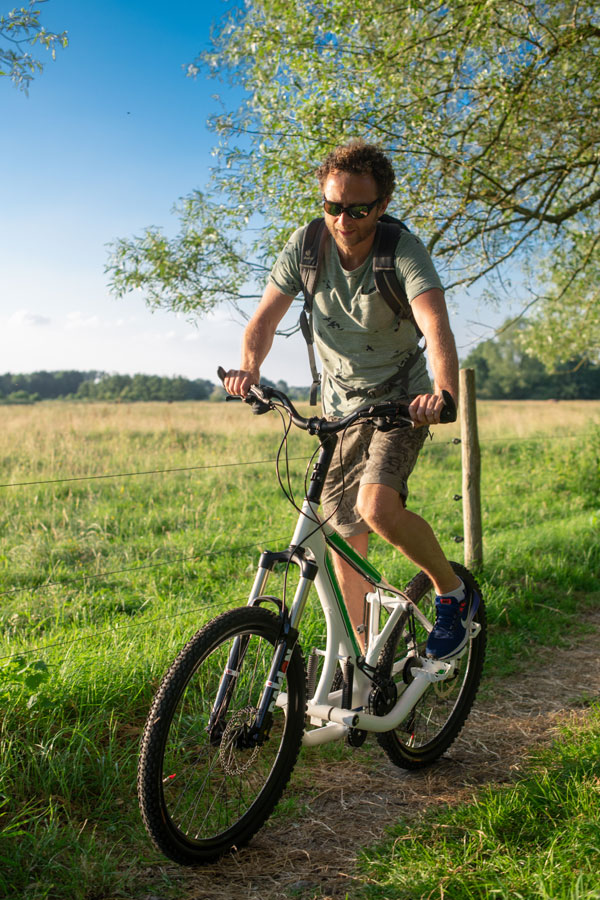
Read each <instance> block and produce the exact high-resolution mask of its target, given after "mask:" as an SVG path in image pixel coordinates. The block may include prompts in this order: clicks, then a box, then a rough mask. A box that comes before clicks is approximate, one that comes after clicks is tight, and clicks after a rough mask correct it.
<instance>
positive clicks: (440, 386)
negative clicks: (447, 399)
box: [427, 328, 458, 401]
mask: <svg viewBox="0 0 600 900" xmlns="http://www.w3.org/2000/svg"><path fill="white" fill-rule="evenodd" d="M427 356H428V359H429V365H430V366H431V371H432V373H433V379H434V383H435V390H436V393H440V392H441V391H449V392H450V393H451V394H452V396H453V397H454V399H455V400H456V401H458V354H457V352H456V344H455V342H454V335H453V334H452V331H451V330H450V329H449V328H444V329H439V330H437V329H436V330H435V331H434V333H433V334H430V335H429V337H428V339H427Z"/></svg>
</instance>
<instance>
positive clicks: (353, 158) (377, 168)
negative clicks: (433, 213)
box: [316, 140, 396, 199]
mask: <svg viewBox="0 0 600 900" xmlns="http://www.w3.org/2000/svg"><path fill="white" fill-rule="evenodd" d="M332 172H351V173H352V174H354V175H372V176H373V178H374V179H375V183H376V185H377V190H378V192H379V196H380V197H381V198H382V199H387V198H388V197H391V195H392V193H393V191H394V187H395V184H396V176H395V174H394V169H393V167H392V164H391V162H390V160H389V159H388V157H387V156H386V155H385V153H383V151H382V150H380V149H379V147H377V146H376V145H375V144H367V143H366V142H365V141H362V140H354V141H349V142H348V143H347V144H341V145H340V146H339V147H335V149H333V150H332V151H331V153H329V154H328V156H327V157H326V159H325V160H324V161H323V163H322V164H321V165H320V166H319V168H318V169H317V173H316V174H317V178H318V179H319V184H320V186H321V188H323V185H324V183H325V181H326V179H327V177H328V176H329V175H330V174H331V173H332Z"/></svg>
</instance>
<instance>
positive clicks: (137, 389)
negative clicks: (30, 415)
mask: <svg viewBox="0 0 600 900" xmlns="http://www.w3.org/2000/svg"><path fill="white" fill-rule="evenodd" d="M215 389H216V388H215V385H214V384H213V383H212V382H211V381H206V380H205V379H202V378H198V379H196V380H194V381H191V380H189V379H188V378H182V377H176V378H166V377H161V376H160V375H110V374H108V373H107V372H76V371H68V372H32V373H31V374H29V375H12V374H10V373H7V374H6V375H0V402H1V403H34V402H36V401H37V400H58V399H69V400H122V401H124V402H125V401H128V402H133V401H139V400H167V401H176V400H209V399H210V398H211V396H212V394H213V393H214V391H215Z"/></svg>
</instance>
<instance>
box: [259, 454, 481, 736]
mask: <svg viewBox="0 0 600 900" xmlns="http://www.w3.org/2000/svg"><path fill="white" fill-rule="evenodd" d="M317 465H318V463H317ZM329 548H331V549H332V550H333V551H334V552H336V553H338V554H339V555H340V556H342V558H343V559H345V560H346V562H348V563H349V564H350V565H351V566H352V568H353V569H355V571H356V572H357V573H358V574H360V575H361V576H362V577H363V578H365V579H366V580H367V581H369V582H371V584H372V585H373V591H372V592H370V593H368V594H367V595H366V600H367V603H368V605H369V615H368V622H367V623H366V634H367V643H366V648H367V649H366V653H365V654H364V656H363V654H362V653H361V651H360V647H359V645H358V641H357V639H356V636H355V634H354V630H353V628H352V625H351V622H350V617H349V614H348V610H347V608H346V605H345V603H344V599H343V596H342V592H341V590H340V588H339V585H338V582H337V579H336V576H335V572H334V569H333V565H332V561H331V557H330V554H329V552H328V550H329ZM282 562H285V564H286V565H289V564H290V562H297V563H298V564H299V565H300V578H299V580H298V584H297V587H296V592H295V595H294V599H293V602H292V605H291V609H290V612H289V629H290V631H291V633H292V634H297V630H298V626H299V623H300V620H301V618H302V614H303V612H304V609H305V606H306V601H307V598H308V593H309V590H310V587H311V585H312V583H313V581H314V584H315V587H316V590H317V594H318V597H319V601H320V604H321V607H322V609H323V614H324V617H325V623H326V629H327V640H326V647H325V651H324V653H323V651H317V652H319V653H322V654H323V656H324V662H323V668H322V671H321V676H320V679H319V682H318V684H317V686H316V689H315V692H314V695H313V696H312V697H311V698H309V699H308V704H307V715H308V718H309V720H310V723H311V725H314V726H316V727H315V728H314V729H311V730H310V731H307V732H305V735H304V738H303V742H304V744H306V745H315V744H321V743H326V742H328V741H333V740H338V739H340V738H342V737H344V735H346V734H347V733H348V731H349V730H350V729H357V730H362V731H376V732H385V731H390V730H391V729H394V728H397V727H398V725H400V723H401V722H402V721H403V720H404V719H405V718H406V717H407V716H408V714H409V712H410V711H411V709H412V708H413V707H414V706H415V704H416V703H417V702H418V700H419V699H420V697H421V696H422V694H423V693H424V692H425V690H426V689H427V687H428V686H429V685H430V684H431V683H432V682H437V681H443V680H444V679H446V678H447V677H448V676H449V675H451V674H452V673H453V672H454V671H455V668H456V664H457V659H458V657H456V658H454V659H452V660H451V661H450V662H440V661H438V660H429V659H426V658H424V657H419V658H418V659H417V658H415V667H414V668H412V669H411V677H412V680H411V683H410V684H409V685H408V686H407V688H406V690H405V691H403V693H402V694H401V696H400V698H399V699H398V701H397V702H396V704H395V705H394V707H393V708H392V710H391V711H390V712H388V713H387V714H386V715H383V716H379V715H373V714H371V713H369V712H368V711H367V709H368V702H369V695H370V693H371V691H372V690H373V687H374V682H373V679H372V678H371V677H369V674H368V673H372V672H373V670H374V669H375V667H376V665H377V661H378V659H379V657H380V654H381V651H382V649H383V647H384V646H385V643H386V641H387V640H388V638H389V637H390V635H391V633H392V631H393V629H394V627H395V626H396V624H397V623H398V621H399V619H400V617H401V616H402V615H403V614H404V615H407V614H408V615H413V616H414V617H415V618H417V619H418V620H419V621H420V622H421V624H422V625H423V626H424V628H425V629H426V630H427V631H428V632H429V631H431V629H432V627H433V626H432V623H431V622H429V620H428V619H427V618H426V617H425V616H424V615H423V614H422V612H421V611H420V610H419V608H418V607H417V606H416V605H415V604H414V603H413V602H412V601H411V600H410V599H409V598H408V597H407V596H406V595H405V594H404V593H403V592H402V591H401V590H399V589H398V588H395V587H394V586H393V585H391V584H390V583H389V582H388V581H387V580H386V579H385V578H384V577H383V576H382V575H381V574H380V573H379V572H378V571H377V569H376V568H375V567H374V566H373V565H371V563H369V562H368V561H367V560H366V559H365V558H364V557H362V556H361V555H360V554H359V553H357V552H356V550H355V549H354V548H353V547H351V546H350V544H348V543H347V542H346V541H345V540H344V538H343V537H342V536H341V535H340V534H338V533H337V532H336V531H335V529H334V528H333V527H332V526H331V525H329V524H328V523H326V522H322V521H321V519H320V518H319V515H318V504H315V503H314V502H311V500H310V499H309V497H308V496H307V497H306V498H305V499H304V502H303V505H302V509H301V512H300V515H299V517H298V522H297V525H296V529H295V531H294V535H293V538H292V542H291V545H290V549H289V550H288V551H284V552H283V553H269V552H265V553H263V555H262V557H261V561H260V563H259V568H258V572H257V574H256V578H255V581H254V585H253V587H252V591H251V593H250V598H249V601H248V603H249V605H255V604H257V603H260V602H261V600H267V599H269V600H272V599H274V598H270V597H267V596H266V594H265V591H266V585H267V580H268V577H269V574H270V572H271V571H272V570H273V568H274V567H275V565H276V564H277V563H282ZM383 609H385V610H386V611H387V612H388V613H389V616H388V618H387V620H386V621H385V624H384V625H383V627H382V628H380V624H381V613H382V610H383ZM282 613H283V609H282ZM467 646H468V645H467ZM286 648H288V649H287V652H288V655H287V659H288V660H289V657H290V655H291V650H289V642H288V643H287V644H286ZM292 649H293V647H292ZM461 655H462V654H461ZM278 657H279V658H278ZM285 658H286V655H285V654H284V653H279V654H278V653H277V650H276V652H275V660H276V661H275V663H274V666H273V669H272V671H271V674H270V676H269V680H268V681H267V685H266V689H267V690H268V691H269V693H270V696H269V698H268V706H269V707H270V708H271V709H272V708H273V706H272V704H273V703H276V705H277V706H279V707H283V708H284V709H285V708H286V706H287V695H286V694H285V693H284V692H281V693H280V692H279V687H280V685H281V683H282V681H283V675H284V674H285V669H286V668H287V666H286V665H284V668H283V669H282V668H281V664H282V661H283V660H285ZM340 662H341V663H346V662H350V663H351V665H352V667H353V689H352V703H351V708H342V707H341V701H342V693H343V692H342V691H334V692H331V691H330V686H331V684H332V681H333V678H334V675H335V671H336V667H337V665H338V663H340ZM402 664H404V661H402V663H401V664H400V665H402ZM399 667H400V666H398V665H397V666H396V669H398V668H399Z"/></svg>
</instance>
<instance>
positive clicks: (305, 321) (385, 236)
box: [300, 215, 422, 406]
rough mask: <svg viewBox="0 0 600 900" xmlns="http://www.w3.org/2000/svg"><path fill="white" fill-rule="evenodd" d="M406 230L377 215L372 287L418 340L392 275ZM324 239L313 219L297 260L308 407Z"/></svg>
mask: <svg viewBox="0 0 600 900" xmlns="http://www.w3.org/2000/svg"><path fill="white" fill-rule="evenodd" d="M408 230H409V229H408V228H407V227H406V225H405V224H404V222H401V221H400V219H395V218H393V216H387V215H383V216H381V218H380V219H379V221H378V222H377V230H376V232H375V241H374V243H373V272H374V275H375V287H376V289H377V291H378V292H379V293H380V294H381V296H382V297H383V299H384V300H385V302H386V303H387V305H388V306H389V307H390V309H391V310H392V312H393V313H394V315H399V316H400V318H402V319H409V320H410V321H411V322H412V323H413V325H414V327H415V330H416V332H417V336H418V338H421V337H422V333H421V331H420V329H419V327H418V326H417V323H416V322H415V317H414V315H413V311H412V309H411V306H410V303H409V300H408V297H407V296H406V292H405V291H404V288H403V287H402V285H401V284H400V282H399V281H398V276H397V275H396V266H395V257H396V246H397V244H398V240H399V238H400V234H401V233H402V232H403V231H408ZM328 240H329V232H328V230H327V228H326V226H325V220H324V219H322V218H320V219H313V220H312V222H310V224H309V225H308V227H307V228H306V231H305V233H304V238H303V241H302V255H301V257H300V278H301V280H302V292H303V294H304V308H303V310H302V312H301V313H300V330H301V331H302V334H303V336H304V340H305V341H306V345H307V348H308V359H309V362H310V370H311V374H312V379H313V381H312V385H311V388H310V404H311V406H314V405H315V404H316V402H317V391H318V388H319V384H320V382H321V376H320V375H319V373H318V371H317V367H316V362H315V351H314V347H313V343H314V341H313V328H312V307H313V298H314V291H315V286H316V284H317V278H318V275H319V268H320V265H321V260H322V258H323V252H324V250H325V246H326V242H327V241H328ZM421 352H422V351H421V348H419V350H418V352H417V353H415V354H414V360H413V359H412V358H411V359H410V360H409V361H408V362H409V363H410V365H408V366H407V365H405V366H404V367H403V376H405V375H406V374H407V373H408V368H410V366H411V365H412V363H413V362H416V360H417V359H418V357H419V356H420V355H421Z"/></svg>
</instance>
